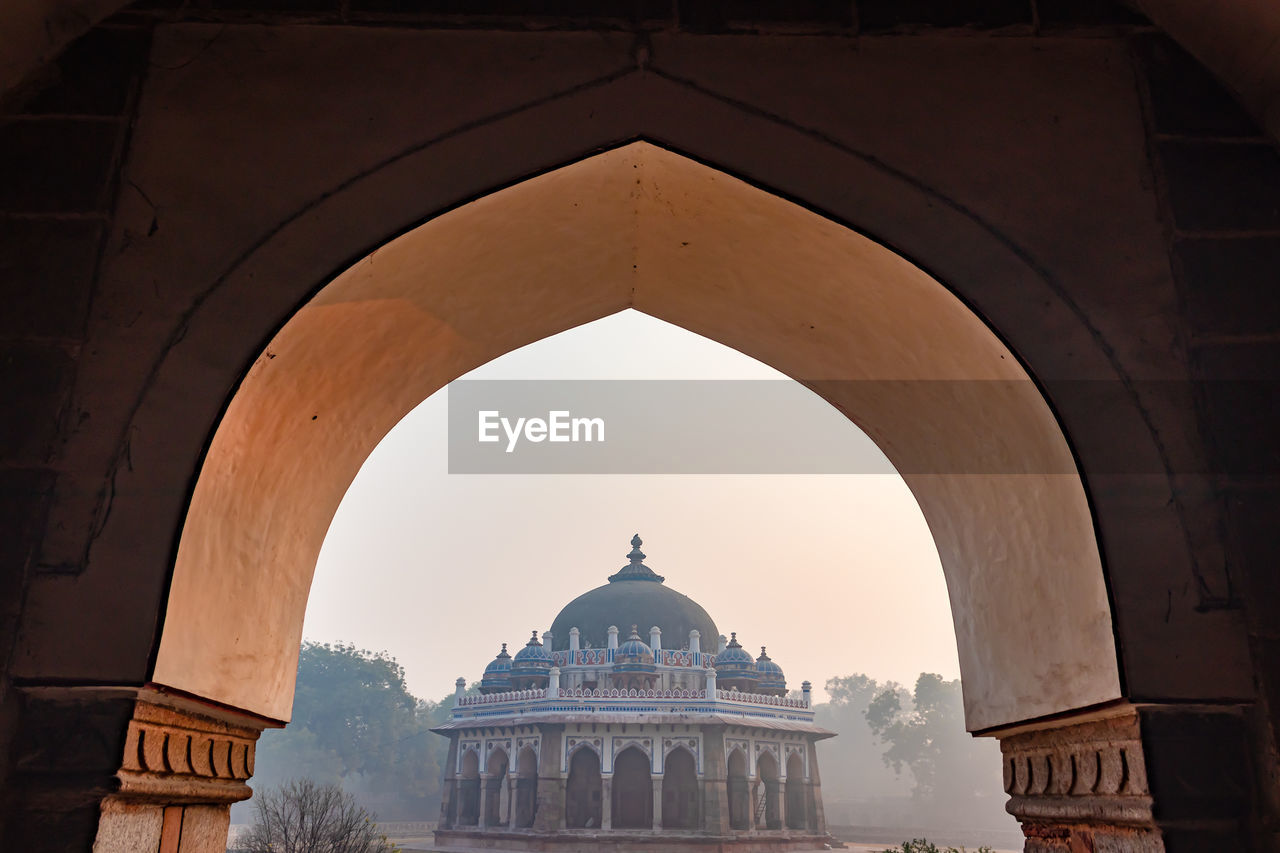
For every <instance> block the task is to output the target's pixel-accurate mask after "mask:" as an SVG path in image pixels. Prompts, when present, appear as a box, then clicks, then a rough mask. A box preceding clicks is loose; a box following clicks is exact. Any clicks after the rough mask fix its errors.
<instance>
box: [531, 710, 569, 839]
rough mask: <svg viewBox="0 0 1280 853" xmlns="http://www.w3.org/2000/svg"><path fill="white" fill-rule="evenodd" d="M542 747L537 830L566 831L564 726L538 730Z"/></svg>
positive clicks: (547, 725) (534, 825)
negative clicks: (563, 764)
mask: <svg viewBox="0 0 1280 853" xmlns="http://www.w3.org/2000/svg"><path fill="white" fill-rule="evenodd" d="M538 732H539V734H541V735H542V745H541V747H540V748H539V749H538V804H537V811H536V813H535V814H534V819H533V828H534V829H536V830H538V831H539V832H551V831H554V830H557V829H564V781H565V780H564V775H563V774H562V773H561V772H560V754H561V753H562V752H563V751H564V726H562V725H556V724H551V723H544V724H542V725H539V726H538Z"/></svg>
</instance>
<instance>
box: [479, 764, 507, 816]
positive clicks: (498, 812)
mask: <svg viewBox="0 0 1280 853" xmlns="http://www.w3.org/2000/svg"><path fill="white" fill-rule="evenodd" d="M507 763H508V762H507V751H506V750H505V749H495V750H494V751H493V754H492V755H490V756H489V763H488V764H487V765H486V767H485V771H486V778H485V780H484V825H485V826H504V825H506V823H507V820H508V815H509V814H510V813H509V812H508V811H507V808H508V803H507V798H508V796H509V794H508V792H509V791H510V787H509V786H508V785H507Z"/></svg>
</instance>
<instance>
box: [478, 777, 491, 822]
mask: <svg viewBox="0 0 1280 853" xmlns="http://www.w3.org/2000/svg"><path fill="white" fill-rule="evenodd" d="M476 825H477V826H478V827H480V828H481V829H484V828H486V827H487V826H488V825H489V774H488V773H481V774H480V819H479V820H478V821H476Z"/></svg>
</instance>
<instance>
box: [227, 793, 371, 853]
mask: <svg viewBox="0 0 1280 853" xmlns="http://www.w3.org/2000/svg"><path fill="white" fill-rule="evenodd" d="M256 816H257V819H256V820H255V821H254V824H253V826H252V827H250V829H249V832H248V833H247V835H246V836H245V837H244V839H243V840H242V841H240V842H239V849H240V850H241V851H243V853H394V851H395V850H396V848H395V847H393V846H392V845H391V843H390V842H389V841H387V837H386V836H385V835H382V834H381V833H379V832H378V829H377V826H376V825H375V824H374V817H373V815H371V814H369V812H367V811H365V810H364V809H363V808H361V806H360V804H359V803H357V802H356V798H355V797H354V796H352V795H351V794H348V793H346V792H344V791H343V790H342V789H341V788H339V787H338V786H337V785H335V784H332V783H326V784H321V783H318V782H313V781H312V780H310V779H294V780H291V781H289V782H286V783H285V784H283V785H281V786H280V787H279V788H275V789H272V790H269V791H264V792H263V793H261V794H259V795H258V797H257V809H256Z"/></svg>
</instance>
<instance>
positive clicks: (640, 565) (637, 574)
mask: <svg viewBox="0 0 1280 853" xmlns="http://www.w3.org/2000/svg"><path fill="white" fill-rule="evenodd" d="M643 544H644V541H643V540H642V539H641V538H640V534H639V533H637V534H636V535H635V536H632V537H631V551H630V553H628V554H627V559H628V560H630V561H631V562H630V563H628V564H627V565H625V566H623V567H622V568H621V569H619V570H618V571H616V572H614V573H613V574H611V575H609V582H610V583H612V582H614V581H657V582H658V583H662V581H663V580H664V578H663V577H662V575H659V574H655V573H654V571H653V569H651V568H649V567H648V566H646V565H645V564H644V551H641V550H640V546H641V545H643Z"/></svg>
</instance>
